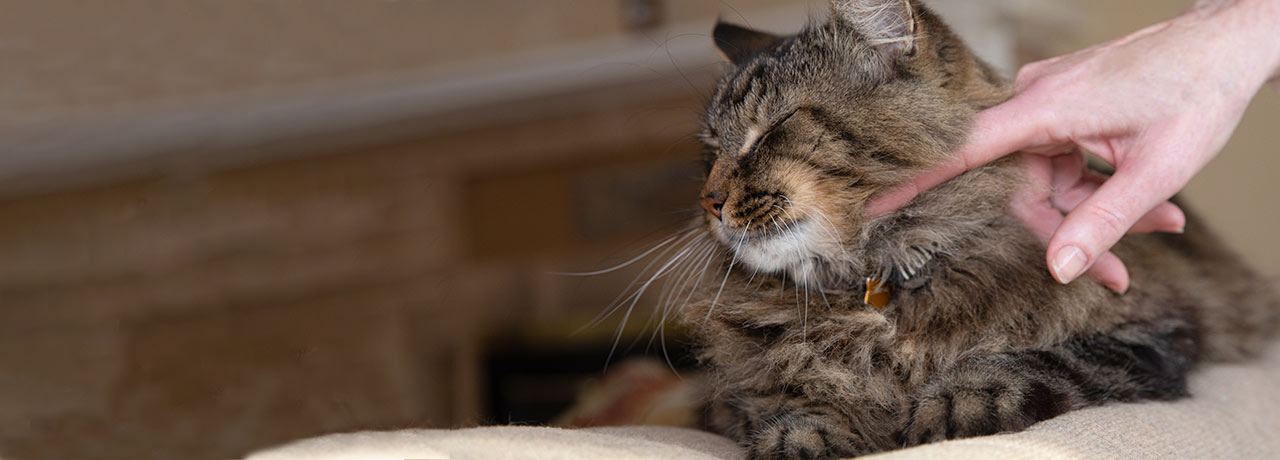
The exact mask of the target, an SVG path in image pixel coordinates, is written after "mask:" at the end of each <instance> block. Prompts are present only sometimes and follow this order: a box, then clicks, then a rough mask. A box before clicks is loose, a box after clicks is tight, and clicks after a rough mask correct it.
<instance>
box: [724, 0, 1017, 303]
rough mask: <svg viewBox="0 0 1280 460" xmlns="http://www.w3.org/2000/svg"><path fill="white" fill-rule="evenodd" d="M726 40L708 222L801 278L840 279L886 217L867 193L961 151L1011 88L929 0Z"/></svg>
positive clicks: (744, 259) (849, 0)
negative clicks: (982, 113)
mask: <svg viewBox="0 0 1280 460" xmlns="http://www.w3.org/2000/svg"><path fill="white" fill-rule="evenodd" d="M714 38H715V42H716V45H717V46H718V47H719V49H720V50H721V52H722V53H723V54H724V55H725V56H726V57H727V58H728V59H729V60H730V61H731V62H732V64H733V69H732V70H731V71H729V72H728V73H727V74H726V76H725V77H724V78H723V79H722V80H721V82H720V84H719V86H718V88H717V89H716V92H715V95H714V96H713V98H712V100H711V103H710V105H709V106H708V107H707V111H706V115H705V118H704V122H703V126H704V129H703V132H702V139H703V141H704V142H705V144H706V145H707V154H706V164H707V167H708V169H707V170H708V178H707V181H706V183H705V185H704V187H703V189H702V196H701V197H700V199H701V204H702V207H703V209H704V212H705V217H706V222H707V225H708V227H709V230H710V232H711V233H712V235H714V236H715V237H716V238H717V239H718V240H719V241H720V243H721V244H723V245H724V246H726V247H728V248H729V249H730V250H731V251H733V254H734V256H735V257H736V260H737V261H738V262H739V263H742V264H745V265H746V266H747V267H749V268H750V269H753V270H759V271H763V272H772V273H777V274H785V275H786V276H789V277H791V278H792V279H795V280H803V279H804V278H805V277H809V276H814V277H819V278H827V279H831V277H833V276H835V277H838V276H841V275H842V274H841V273H832V272H831V270H830V268H831V267H833V266H844V265H847V263H846V262H848V259H849V258H851V257H856V256H852V255H850V252H849V251H850V250H853V249H856V248H857V247H860V246H861V245H863V244H865V241H863V239H865V238H867V235H868V233H869V232H868V229H869V228H870V226H871V225H873V224H874V223H875V221H874V220H872V219H868V218H867V217H866V216H865V214H864V212H863V208H864V205H865V203H866V202H867V200H868V199H869V198H870V197H872V196H873V195H874V194H875V193H877V192H881V191H884V190H886V189H887V188H890V187H892V186H894V185H896V184H900V183H902V182H903V181H905V180H906V179H908V178H910V177H912V176H914V175H915V174H917V173H919V172H920V171H922V170H923V169H925V168H927V167H929V166H933V165H936V164H939V163H940V162H942V161H944V160H945V159H946V158H948V154H949V152H951V151H952V150H954V149H955V148H956V147H958V146H959V144H960V143H961V142H962V141H963V139H964V136H965V133H966V131H967V129H968V126H969V123H970V120H971V119H972V117H973V115H974V113H976V112H977V111H978V110H979V109H981V108H984V107H987V106H990V105H994V104H995V103H998V102H999V100H1000V99H1001V98H1003V97H1004V96H1005V90H1004V89H1003V85H1002V84H1001V83H1000V81H999V79H998V78H997V77H995V76H994V75H993V73H992V72H991V70H990V69H989V68H988V67H986V66H985V65H984V64H982V63H981V62H980V61H978V60H977V59H976V58H975V57H974V56H973V55H972V54H971V53H970V52H969V50H968V49H967V48H966V47H965V46H964V44H963V43H961V42H960V41H959V39H958V38H956V37H955V36H954V35H953V34H952V33H951V32H950V31H949V30H948V29H947V28H946V26H945V25H944V24H943V23H942V22H941V21H940V20H938V19H937V18H936V17H935V16H934V15H933V14H932V13H931V12H929V11H928V10H926V9H925V8H924V7H923V6H922V5H920V4H919V3H918V2H916V1H909V0H835V1H833V2H832V12H831V15H830V18H829V19H828V20H827V21H826V22H824V23H820V24H814V25H811V26H809V27H808V28H806V29H805V30H804V31H802V32H800V33H799V34H797V35H793V36H775V35H772V34H769V33H765V32H759V31H754V30H750V29H746V28H743V27H739V26H734V25H730V24H725V23H720V24H718V25H717V26H716V28H715V31H714ZM837 272H838V270H837Z"/></svg>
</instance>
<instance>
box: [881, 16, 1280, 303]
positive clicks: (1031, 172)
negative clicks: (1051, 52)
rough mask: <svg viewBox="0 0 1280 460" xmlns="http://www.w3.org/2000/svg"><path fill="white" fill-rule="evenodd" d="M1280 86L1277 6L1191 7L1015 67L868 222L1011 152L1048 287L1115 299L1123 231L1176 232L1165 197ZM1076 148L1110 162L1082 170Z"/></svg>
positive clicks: (1020, 208)
mask: <svg viewBox="0 0 1280 460" xmlns="http://www.w3.org/2000/svg"><path fill="white" fill-rule="evenodd" d="M1278 76H1280V0H1201V1H1199V2H1197V3H1196V4H1195V6H1193V7H1192V8H1191V9H1190V10H1188V11H1187V12H1186V13H1184V14H1183V15H1181V16H1179V17H1177V18H1174V19H1172V20H1170V21H1167V22H1163V23H1160V24H1156V25H1153V26H1151V27H1147V28H1145V29H1142V30H1140V31H1138V32H1135V33H1133V34H1130V35H1128V36H1125V37H1122V38H1119V39H1117V40H1114V41H1111V42H1108V43H1103V44H1101V45H1097V46H1094V47H1092V48H1088V49H1085V50H1082V51H1079V52H1076V53H1073V54H1069V55H1066V56H1060V57H1056V58H1052V59H1049V60H1045V61H1040V62H1035V63H1032V64H1029V65H1027V66H1025V67H1023V68H1022V69H1021V70H1020V71H1019V72H1018V75H1017V77H1016V80H1015V83H1014V90H1015V95H1014V97H1013V98H1012V99H1010V100H1009V101H1008V102H1005V103H1004V104H1001V105H999V106H996V107H993V108H991V109H988V110H986V111H984V112H982V113H980V114H979V115H978V117H977V119H976V120H975V125H974V128H973V132H972V134H971V136H970V138H969V140H968V143H967V144H966V145H965V146H963V147H961V148H960V150H958V151H957V152H956V154H955V158H954V159H953V160H952V161H950V162H949V163H947V164H945V165H943V166H940V167H938V168H935V169H933V170H931V171H928V172H926V173H924V174H922V175H920V176H919V177H917V178H915V179H914V180H912V181H911V182H909V183H907V184H905V185H904V186H902V187H900V188H898V189H895V190H893V191H890V192H887V193H885V194H884V195H882V196H880V197H878V198H876V199H875V200H873V201H872V202H871V204H870V205H869V206H868V212H870V213H871V214H873V215H879V214H883V213H886V212H889V211H892V210H894V209H897V208H899V207H901V206H903V205H905V204H906V203H907V202H909V201H911V199H912V198H914V197H915V196H916V195H918V194H919V193H920V192H922V191H924V190H928V189H930V188H932V187H934V186H936V185H938V184H941V183H943V182H945V181H947V180H949V179H951V178H953V177H955V176H957V175H959V174H961V173H963V172H965V171H968V170H970V169H973V168H976V167H978V166H981V165H983V164H986V163H988V162H990V161H992V160H995V159H997V158H1000V157H1003V156H1006V155H1009V154H1014V153H1015V152H1016V154H1017V155H1019V156H1020V157H1021V159H1022V161H1023V164H1024V166H1025V168H1026V172H1027V175H1028V177H1029V178H1030V184H1029V186H1028V187H1026V188H1025V189H1023V190H1022V191H1021V192H1020V193H1019V194H1017V195H1016V196H1015V197H1014V199H1013V201H1012V202H1011V203H1010V206H1011V209H1012V211H1013V213H1014V214H1015V215H1016V216H1018V217H1019V218H1020V219H1021V220H1022V222H1023V223H1024V224H1025V225H1026V226H1027V227H1028V228H1030V229H1031V230H1032V231H1034V232H1035V233H1036V234H1037V235H1038V236H1040V238H1041V239H1042V240H1043V241H1044V242H1045V243H1046V245H1047V248H1048V251H1047V258H1046V259H1047V264H1048V266H1049V270H1050V272H1051V273H1053V276H1054V278H1056V279H1057V280H1058V281H1059V282H1062V283H1069V282H1071V281H1072V280H1075V279H1076V278H1078V277H1079V276H1080V275H1081V274H1083V273H1086V272H1088V273H1089V274H1090V276H1091V277H1092V278H1094V279H1097V280H1098V281H1100V282H1102V283H1103V284H1104V285H1106V286H1107V287H1108V288H1110V289H1111V290H1113V291H1116V292H1121V293H1123V292H1124V291H1126V290H1127V289H1128V286H1129V274H1128V271H1127V270H1126V269H1125V266H1124V263H1123V262H1121V261H1120V259H1119V258H1117V257H1116V256H1115V255H1113V254H1112V253H1111V252H1109V250H1110V248H1111V247H1112V246H1113V245H1114V244H1115V243H1116V242H1117V241H1118V240H1119V239H1120V237H1122V236H1124V235H1125V234H1126V233H1142V232H1152V231H1160V232H1175V233H1176V232H1181V231H1182V229H1183V226H1184V225H1185V222H1186V217H1185V216H1184V215H1183V213H1182V210H1180V209H1178V207H1177V206H1175V205H1174V204H1172V203H1170V202H1169V201H1168V200H1169V198H1170V197H1172V196H1173V195H1174V194H1175V193H1177V192H1178V191H1179V190H1181V189H1182V187H1184V186H1185V185H1186V184H1187V182H1188V181H1190V180H1191V177H1192V176H1194V175H1195V174H1196V173H1197V172H1199V171H1200V169H1201V168H1203V167H1204V166H1205V165H1206V164H1207V163H1208V162H1209V161H1210V160H1212V159H1213V157H1215V156H1217V154H1218V152H1219V151H1220V150H1221V149H1222V147H1223V146H1224V145H1225V144H1226V142H1227V140H1228V138H1230V136H1231V133H1232V132H1233V131H1235V128H1236V126H1237V125H1238V124H1239V122H1240V117H1241V116H1242V115H1243V113H1244V110H1245V108H1246V107H1247V106H1248V104H1249V101H1250V100H1251V99H1252V98H1253V96H1254V95H1255V94H1257V92H1258V91H1259V90H1260V89H1261V87H1262V86H1263V85H1265V84H1266V82H1267V81H1268V80H1273V79H1277V77H1278ZM1080 149H1084V150H1087V151H1089V152H1092V153H1093V154H1095V155H1097V156H1098V157H1099V158H1101V159H1102V160H1104V161H1107V162H1108V163H1110V164H1111V165H1113V166H1115V174H1114V175H1112V176H1111V177H1109V178H1108V177H1105V176H1101V175H1098V174H1095V173H1092V172H1090V171H1087V170H1086V169H1085V167H1084V160H1083V156H1082V154H1081V153H1080Z"/></svg>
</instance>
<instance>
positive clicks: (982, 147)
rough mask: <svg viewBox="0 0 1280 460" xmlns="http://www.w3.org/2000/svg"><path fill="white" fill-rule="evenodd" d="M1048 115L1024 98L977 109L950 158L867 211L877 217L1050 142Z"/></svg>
mask: <svg viewBox="0 0 1280 460" xmlns="http://www.w3.org/2000/svg"><path fill="white" fill-rule="evenodd" d="M1051 116H1052V115H1051V114H1048V113H1047V112H1046V111H1043V110H1039V109H1037V108H1036V107H1034V106H1033V104H1032V103H1031V101H1030V100H1029V99H1028V98H1025V97H1022V98H1019V97H1015V98H1013V99H1010V100H1009V101H1007V102H1005V103H1003V104H1000V105H997V106H995V107H992V108H990V109H987V110H984V111H982V112H979V113H978V114H977V115H976V116H975V117H974V120H973V127H972V128H971V131H970V133H969V138H968V140H967V141H966V142H965V144H964V145H963V146H961V147H960V149H959V150H956V151H955V153H954V154H953V156H952V158H951V159H950V160H948V161H947V162H946V163H943V164H942V165H940V166H937V167H934V168H933V169H930V170H928V171H925V172H924V173H921V174H920V175H919V176H916V177H915V178H913V179H911V180H909V181H907V182H906V183H904V184H902V185H900V186H898V187H896V188H893V189H890V190H889V191H887V192H884V193H882V194H880V195H878V196H876V197H874V198H872V199H871V201H870V202H869V203H867V214H868V215H871V216H879V215H882V214H886V213H889V212H891V211H894V210H896V209H898V208H901V207H903V206H905V205H906V204H907V203H908V202H910V201H911V200H912V199H914V198H915V197H916V196H917V195H919V194H921V193H923V192H924V191H926V190H929V189H931V188H933V187H936V186H938V184H941V183H943V182H946V181H948V180H951V179H952V178H954V177H956V176H959V175H961V174H964V173H965V172H967V171H970V170H973V169H974V168H977V167H979V166H982V165H984V164H987V163H990V162H992V161H994V160H995V159H997V158H1001V157H1004V156H1005V155H1008V154H1010V153H1013V152H1017V151H1018V150H1022V149H1024V148H1027V147H1034V146H1043V145H1049V144H1051V143H1053V142H1052V139H1051V137H1050V136H1049V135H1048V130H1047V129H1046V128H1045V127H1046V126H1048V125H1047V123H1049V122H1051V121H1052V120H1051V119H1050V117H1051Z"/></svg>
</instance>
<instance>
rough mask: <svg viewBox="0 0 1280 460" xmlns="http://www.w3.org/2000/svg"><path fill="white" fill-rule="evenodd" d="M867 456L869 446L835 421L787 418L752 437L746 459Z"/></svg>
mask: <svg viewBox="0 0 1280 460" xmlns="http://www.w3.org/2000/svg"><path fill="white" fill-rule="evenodd" d="M864 453H867V446H866V443H865V442H863V440H862V439H861V438H860V437H858V436H857V435H856V434H854V433H851V432H850V431H849V430H848V429H847V428H846V427H844V426H842V425H839V424H837V423H835V421H832V420H826V419H823V418H812V417H784V418H781V419H778V420H775V421H773V422H771V423H769V424H768V425H767V426H766V427H765V428H764V429H762V430H760V431H759V432H757V433H755V435H754V436H752V437H751V440H750V442H749V445H748V450H747V458H749V459H752V460H761V459H770V460H771V459H795V458H806V459H827V458H839V457H851V456H855V455H860V454H864Z"/></svg>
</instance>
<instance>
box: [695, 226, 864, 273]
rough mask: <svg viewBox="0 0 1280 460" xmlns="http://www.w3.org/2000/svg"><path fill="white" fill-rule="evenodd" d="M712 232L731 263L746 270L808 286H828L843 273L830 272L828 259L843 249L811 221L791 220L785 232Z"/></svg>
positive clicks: (835, 259) (719, 229)
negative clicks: (744, 233) (784, 278)
mask: <svg viewBox="0 0 1280 460" xmlns="http://www.w3.org/2000/svg"><path fill="white" fill-rule="evenodd" d="M712 234H713V235H715V237H716V239H717V240H718V241H719V242H720V243H721V244H722V245H724V247H726V248H728V249H729V251H730V252H731V254H733V257H734V259H735V261H736V262H735V263H736V264H739V265H740V266H741V267H743V268H745V269H746V270H747V271H749V272H757V273H766V274H772V275H776V276H780V277H786V278H789V279H791V280H793V281H795V282H797V283H798V284H803V285H808V286H809V287H812V288H830V287H833V285H834V284H845V283H843V282H842V281H841V279H842V278H844V275H845V274H840V273H834V272H833V271H832V263H831V262H837V263H838V262H839V261H840V259H841V258H842V257H841V255H842V254H843V253H844V251H843V249H842V248H841V246H840V243H839V242H838V241H834V240H833V239H832V238H830V237H829V234H828V233H823V231H822V229H820V228H819V227H818V226H816V225H813V224H812V223H811V222H798V223H793V224H792V225H791V226H790V227H789V229H788V230H787V231H785V232H781V233H776V232H763V233H761V232H752V233H748V234H746V235H743V234H742V233H738V232H734V231H732V230H728V229H726V228H725V227H724V225H720V224H716V225H714V226H713V227H712Z"/></svg>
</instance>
